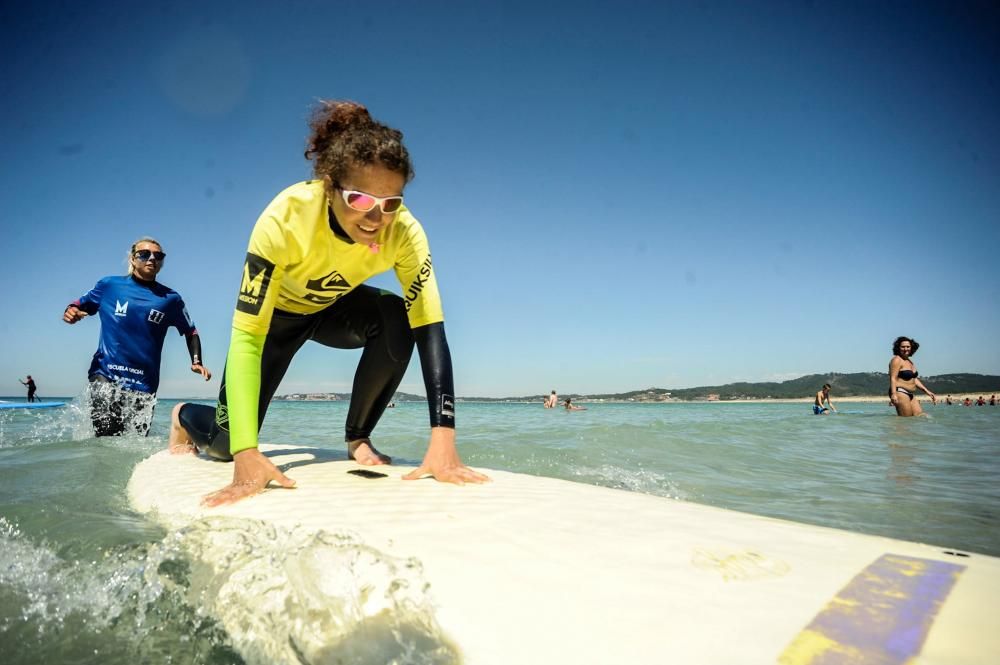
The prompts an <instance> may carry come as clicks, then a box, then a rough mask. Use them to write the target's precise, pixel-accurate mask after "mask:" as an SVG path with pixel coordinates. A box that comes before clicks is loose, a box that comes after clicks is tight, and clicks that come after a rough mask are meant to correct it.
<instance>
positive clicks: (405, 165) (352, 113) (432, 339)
mask: <svg viewBox="0 0 1000 665" xmlns="http://www.w3.org/2000/svg"><path fill="white" fill-rule="evenodd" d="M311 128H312V134H311V135H310V137H309V140H308V144H307V148H306V151H305V156H306V159H309V160H311V161H312V162H313V174H314V179H312V180H307V181H305V182H300V183H297V184H295V185H292V186H291V187H288V188H287V189H285V190H284V191H283V192H281V193H280V194H278V196H277V197H276V198H275V199H274V200H273V201H271V203H270V204H269V205H268V206H267V207H266V208H265V209H264V212H263V213H261V215H260V217H259V218H258V219H257V223H256V225H255V226H254V228H253V231H252V233H251V234H250V243H249V247H248V249H247V255H246V261H245V263H244V264H243V269H242V279H241V282H240V290H239V294H238V297H237V302H236V311H235V313H234V315H233V332H232V338H231V341H230V345H229V353H228V356H227V358H226V370H225V376H224V377H223V380H222V387H221V389H220V392H219V401H218V405H217V406H216V407H215V408H213V407H210V406H205V405H199V404H179V405H178V406H177V407H175V409H174V412H173V414H172V427H171V432H170V447H171V450H172V451H174V452H186V451H193V450H194V448H197V449H199V450H201V451H202V452H205V453H206V454H208V455H210V456H212V457H214V458H216V459H222V460H229V459H232V460H234V462H235V464H234V468H233V482H232V483H231V484H230V485H228V486H226V487H225V488H223V489H221V490H219V491H218V492H214V493H213V494H210V495H208V496H207V497H205V499H204V503H205V504H206V505H210V506H214V505H221V504H226V503H232V502H234V501H238V500H240V499H242V498H244V497H247V496H251V495H253V494H256V493H258V492H260V491H262V490H263V489H264V487H266V486H267V484H268V483H269V482H270V481H272V480H273V481H275V482H277V483H278V484H280V485H282V486H283V487H291V486H293V485H294V481H293V480H291V479H290V478H288V477H286V476H285V475H284V474H283V473H281V472H280V471H279V470H278V469H277V467H275V466H274V464H273V463H272V462H271V461H270V460H269V459H268V458H267V457H265V456H264V455H263V454H262V453H261V452H260V451H259V450H258V449H257V438H258V432H259V430H260V427H261V425H262V424H263V422H264V416H265V414H266V412H267V407H268V405H269V403H270V401H271V398H272V397H273V396H274V394H275V391H276V390H277V388H278V384H279V383H280V382H281V379H282V377H283V376H284V374H285V371H286V370H287V369H288V366H289V364H290V363H291V361H292V358H293V357H294V355H295V353H296V352H297V351H298V350H299V349H300V348H301V347H302V345H303V344H305V343H306V342H308V341H314V342H318V343H319V344H322V345H324V346H328V347H332V348H337V349H358V348H361V349H364V351H363V353H362V355H361V360H360V362H359V363H358V368H357V370H356V372H355V375H354V385H353V389H352V391H351V404H350V408H349V410H348V413H347V422H346V427H345V437H344V438H345V441H346V444H347V454H348V456H349V457H351V458H352V459H354V460H356V461H357V462H358V463H359V464H363V465H369V466H370V465H378V464H388V463H389V462H390V461H391V460H390V459H389V457H388V456H386V455H383V454H382V453H380V452H379V451H378V450H376V449H375V447H374V445H372V442H371V439H370V435H371V432H372V430H373V429H374V428H375V425H376V424H377V423H378V421H379V418H380V417H381V416H382V413H383V412H384V410H385V408H386V405H387V404H388V403H389V401H390V400H391V398H392V396H393V394H394V393H395V391H396V388H397V386H398V385H399V382H400V381H401V380H402V378H403V373H404V372H405V371H406V368H407V366H408V364H409V361H410V356H411V354H412V352H413V347H414V344H416V348H417V352H418V354H419V355H420V364H421V368H422V370H423V378H424V386H425V388H426V390H427V401H428V406H429V407H430V426H431V432H430V442H429V444H428V447H427V452H426V454H425V456H424V460H423V463H422V464H421V466H420V467H419V468H418V469H416V470H415V471H413V472H412V473H410V474H408V475H407V476H405V478H408V479H415V478H420V477H422V476H425V475H432V476H434V477H435V478H436V479H438V480H441V481H445V482H454V483H459V484H461V483H465V482H483V481H485V480H487V477H486V476H484V475H483V474H481V473H478V472H476V471H473V470H472V469H470V468H468V467H466V466H465V465H464V464H462V461H461V459H459V456H458V451H457V449H456V447H455V397H454V395H455V390H454V382H453V378H452V368H451V354H450V352H449V350H448V343H447V340H446V338H445V333H444V313H443V311H442V308H441V301H440V298H439V296H438V288H437V281H436V277H435V273H434V269H433V264H432V263H431V254H430V248H429V246H428V243H427V236H426V235H425V233H424V229H423V227H422V226H421V225H420V222H418V221H417V219H416V218H415V217H414V216H413V215H412V214H411V213H410V211H409V210H408V209H407V208H406V206H404V205H403V189H404V187H405V185H406V183H407V182H408V181H409V180H410V179H411V178H412V177H413V167H412V165H411V163H410V157H409V153H408V152H407V150H406V147H405V146H404V145H403V142H402V138H403V135H402V133H401V132H399V131H397V130H395V129H392V128H390V127H387V126H386V125H384V124H382V123H380V122H378V121H377V120H374V119H373V118H372V117H371V115H369V113H368V110H367V109H366V108H365V107H364V106H361V105H360V104H356V103H353V102H337V101H325V102H322V103H321V105H320V106H319V108H318V109H317V111H316V113H315V115H314V117H313V120H312V123H311ZM389 270H393V271H394V272H395V273H396V277H397V278H398V280H399V283H400V286H401V287H402V291H403V296H402V297H400V296H398V295H396V294H393V293H390V292H388V291H383V290H381V289H377V288H375V287H372V286H369V285H366V284H364V282H365V281H366V280H367V279H369V278H370V277H372V276H374V275H377V274H380V273H383V272H387V271H389Z"/></svg>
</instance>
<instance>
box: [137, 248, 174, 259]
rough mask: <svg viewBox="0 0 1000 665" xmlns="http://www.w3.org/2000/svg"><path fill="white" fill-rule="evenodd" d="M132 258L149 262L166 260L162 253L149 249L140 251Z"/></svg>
mask: <svg viewBox="0 0 1000 665" xmlns="http://www.w3.org/2000/svg"><path fill="white" fill-rule="evenodd" d="M132 256H134V257H135V258H137V259H139V260H140V261H149V260H150V259H152V260H154V261H162V260H163V259H165V258H167V255H166V254H165V253H164V252H154V251H153V250H151V249H140V250H139V251H138V252H136V253H135V254H133V255H132Z"/></svg>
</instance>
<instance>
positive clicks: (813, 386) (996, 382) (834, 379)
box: [275, 372, 1000, 402]
mask: <svg viewBox="0 0 1000 665" xmlns="http://www.w3.org/2000/svg"><path fill="white" fill-rule="evenodd" d="M920 378H921V381H922V382H923V384H924V385H925V386H927V387H928V388H930V389H931V390H932V391H934V392H935V393H937V394H938V395H941V396H944V395H949V394H950V395H959V394H961V395H971V394H991V393H993V392H994V391H1000V376H992V375H988V374H941V375H940V376H928V377H920ZM824 383H829V384H830V386H831V387H832V391H831V392H832V393H833V397H834V399H837V398H841V397H854V396H859V395H884V394H887V393H888V392H889V375H888V374H886V373H884V372H858V373H855V374H841V373H838V372H831V373H829V374H809V375H807V376H800V377H799V378H797V379H791V380H789V381H781V382H780V383H778V382H764V383H745V382H744V383H727V384H725V385H721V386H698V387H697V388H678V389H668V388H646V389H644V390H632V391H629V392H625V393H600V394H586V395H581V394H577V393H565V394H563V393H560V395H559V398H560V399H564V398H566V397H570V398H572V399H574V400H579V399H583V400H606V401H611V402H662V401H665V400H666V399H668V398H672V399H682V400H703V399H706V398H707V397H708V396H709V395H718V396H719V399H720V400H738V399H768V398H770V399H795V398H801V397H812V396H813V395H815V394H816V391H817V390H819V389H820V388H822V387H823V384H824ZM547 396H548V395H547V394H544V395H543V394H539V395H525V396H521V397H459V398H458V401H460V402H541V401H542V400H543V399H545V398H546V397H547ZM350 398H351V394H350V393H310V394H303V393H297V394H292V395H279V396H277V397H275V399H276V400H322V401H339V400H349V399H350ZM426 399H427V398H426V397H424V396H423V395H413V394H411V393H403V392H397V393H396V394H395V396H394V397H393V400H394V401H396V402H423V401H426Z"/></svg>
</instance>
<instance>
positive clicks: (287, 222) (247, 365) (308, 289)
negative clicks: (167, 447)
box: [225, 180, 444, 455]
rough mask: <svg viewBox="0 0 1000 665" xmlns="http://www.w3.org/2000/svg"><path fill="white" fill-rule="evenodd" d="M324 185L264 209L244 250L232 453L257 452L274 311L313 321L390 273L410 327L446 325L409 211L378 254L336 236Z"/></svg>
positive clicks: (233, 368)
mask: <svg viewBox="0 0 1000 665" xmlns="http://www.w3.org/2000/svg"><path fill="white" fill-rule="evenodd" d="M331 216H332V212H330V204H329V200H328V199H327V196H326V191H325V188H324V185H323V181H321V180H307V181H305V182H300V183H298V184H295V185H292V186H291V187H289V188H288V189H286V190H284V191H283V192H281V193H280V194H278V196H277V197H275V199H274V200H273V201H271V203H270V204H269V205H268V206H267V208H265V209H264V212H263V213H261V215H260V217H259V218H258V219H257V223H256V224H255V225H254V229H253V233H251V235H250V244H249V246H248V248H247V258H246V262H245V263H244V264H243V274H242V278H241V280H240V292H239V297H238V300H237V303H236V312H235V313H234V315H233V336H232V341H231V342H230V347H229V353H228V356H227V359H226V376H225V382H226V390H227V395H228V398H227V399H228V405H227V407H228V413H227V414H226V415H227V417H228V419H229V433H230V452H231V453H232V454H234V455H235V454H236V453H238V452H240V451H242V450H246V449H247V448H254V447H256V446H257V426H258V420H257V409H258V400H259V395H260V374H261V371H260V362H261V355H262V352H263V348H264V339H265V338H266V336H267V332H268V329H269V327H270V324H271V316H272V314H273V312H274V310H275V309H280V310H283V311H286V312H293V313H296V314H312V313H315V312H318V311H320V310H322V309H325V308H327V307H329V306H330V305H332V304H333V303H335V302H336V301H337V300H338V299H339V298H341V297H342V296H344V295H345V294H347V293H349V292H350V291H351V290H353V289H354V288H355V287H357V286H358V285H360V284H362V283H363V282H364V281H365V280H367V279H369V278H371V277H372V276H374V275H378V274H380V273H383V272H387V271H388V270H390V269H392V270H394V271H395V272H396V277H397V279H399V283H400V285H401V287H402V289H403V293H402V296H403V299H404V301H405V303H406V312H407V317H408V319H409V322H410V327H411V328H418V327H421V326H426V325H429V324H432V323H439V322H443V321H444V313H443V311H442V309H441V299H440V296H439V295H438V288H437V281H436V279H435V277H434V269H433V265H432V263H431V254H430V247H429V245H428V243H427V236H426V234H425V233H424V230H423V227H422V226H421V225H420V222H418V221H417V220H416V218H415V217H413V215H411V214H410V211H409V210H408V209H407V208H406V207H405V206H404V207H402V208H400V210H399V212H397V213H396V217H395V218H394V220H393V222H392V223H391V224H389V225H388V226H385V227H383V228H382V230H381V231H380V232H379V235H378V238H377V239H376V242H377V243H378V245H379V249H378V252H372V250H371V249H370V248H369V247H368V246H367V245H359V244H357V243H354V242H352V241H350V240H348V239H345V238H343V237H341V236H338V235H336V234H335V233H334V232H333V230H332V228H331V225H330V217H331Z"/></svg>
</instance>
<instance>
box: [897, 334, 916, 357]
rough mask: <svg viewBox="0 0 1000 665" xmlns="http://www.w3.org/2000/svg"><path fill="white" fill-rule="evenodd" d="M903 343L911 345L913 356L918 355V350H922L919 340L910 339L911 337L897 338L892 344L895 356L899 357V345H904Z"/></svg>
mask: <svg viewBox="0 0 1000 665" xmlns="http://www.w3.org/2000/svg"><path fill="white" fill-rule="evenodd" d="M903 342H909V343H910V355H911V356H913V355H916V353H917V349H919V348H920V345H919V344H917V340H915V339H910V338H909V337H897V338H896V341H895V342H893V343H892V355H894V356H898V355H899V345H900V344H902V343H903Z"/></svg>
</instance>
